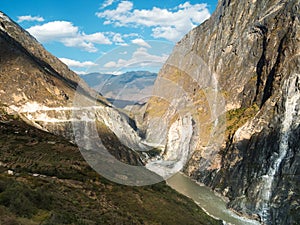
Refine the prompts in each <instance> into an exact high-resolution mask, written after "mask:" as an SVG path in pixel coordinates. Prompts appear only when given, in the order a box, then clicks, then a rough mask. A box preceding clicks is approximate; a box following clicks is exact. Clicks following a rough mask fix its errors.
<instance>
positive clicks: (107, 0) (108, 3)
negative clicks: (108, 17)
mask: <svg viewBox="0 0 300 225" xmlns="http://www.w3.org/2000/svg"><path fill="white" fill-rule="evenodd" d="M114 2H116V0H106V1H105V2H104V3H103V4H102V6H101V9H104V8H106V7H108V6H110V5H112V4H113V3H114Z"/></svg>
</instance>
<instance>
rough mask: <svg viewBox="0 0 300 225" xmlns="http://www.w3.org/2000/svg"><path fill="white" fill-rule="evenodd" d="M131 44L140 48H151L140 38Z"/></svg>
mask: <svg viewBox="0 0 300 225" xmlns="http://www.w3.org/2000/svg"><path fill="white" fill-rule="evenodd" d="M131 43H132V44H136V45H139V46H142V47H146V48H151V46H150V45H149V44H148V43H147V42H146V41H144V40H143V39H141V38H136V39H133V40H132V41H131Z"/></svg>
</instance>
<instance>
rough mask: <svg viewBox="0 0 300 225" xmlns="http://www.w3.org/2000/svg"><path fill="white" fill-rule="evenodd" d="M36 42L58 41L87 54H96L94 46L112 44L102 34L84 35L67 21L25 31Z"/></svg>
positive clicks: (54, 22) (49, 23)
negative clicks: (36, 40)
mask: <svg viewBox="0 0 300 225" xmlns="http://www.w3.org/2000/svg"><path fill="white" fill-rule="evenodd" d="M27 31H28V32H29V33H31V34H32V35H33V36H34V37H35V38H36V39H38V41H40V42H42V43H45V42H51V41H58V42H61V43H63V44H64V45H65V46H67V47H78V48H81V49H83V50H85V51H88V52H96V51H97V48H96V47H95V45H94V44H112V42H111V41H110V40H109V38H107V37H106V36H105V35H104V34H103V33H101V32H97V33H93V34H85V33H84V32H80V31H79V28H78V27H76V26H74V25H73V24H72V23H71V22H68V21H53V22H48V23H45V24H43V25H37V26H33V27H30V28H29V29H27Z"/></svg>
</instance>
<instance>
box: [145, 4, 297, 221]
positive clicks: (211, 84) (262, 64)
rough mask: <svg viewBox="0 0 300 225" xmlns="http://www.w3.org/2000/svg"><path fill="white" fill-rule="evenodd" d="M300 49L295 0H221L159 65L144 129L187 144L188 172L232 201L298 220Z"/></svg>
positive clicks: (156, 137)
mask: <svg viewBox="0 0 300 225" xmlns="http://www.w3.org/2000/svg"><path fill="white" fill-rule="evenodd" d="M299 53H300V1H299V0H261V1H256V0H252V1H246V0H240V1H238V0H220V1H219V4H218V7H217V9H216V11H215V13H214V14H213V15H212V17H211V18H210V19H209V20H207V21H206V22H204V23H203V24H202V25H200V26H199V27H196V28H195V29H193V30H192V31H191V32H189V33H188V34H187V35H186V36H185V37H184V38H183V39H182V40H181V41H180V42H178V43H177V45H176V46H175V48H174V50H173V53H172V54H171V56H170V57H169V59H168V60H167V62H166V64H165V65H164V66H163V68H162V70H161V71H160V73H159V75H158V79H157V81H156V83H155V85H154V96H155V97H152V98H151V99H150V101H149V102H148V105H147V109H146V111H145V114H144V119H145V123H146V125H145V127H146V129H145V136H146V138H147V139H148V140H149V142H150V141H153V142H161V143H162V144H163V145H165V150H164V151H165V153H164V157H165V158H166V159H167V160H168V159H170V158H171V157H172V155H173V154H172V152H174V151H175V152H176V151H178V149H180V151H181V152H182V151H185V152H188V153H189V154H190V157H191V158H190V159H189V162H188V164H187V166H186V167H185V173H186V174H188V175H189V176H191V177H192V178H195V179H197V180H198V181H201V182H203V183H205V184H206V185H209V186H210V187H212V188H213V189H215V190H216V191H218V192H220V193H222V194H223V195H225V196H227V197H228V198H229V200H230V203H229V206H230V207H231V208H233V209H234V210H236V211H238V212H240V213H243V214H245V215H249V216H252V217H256V218H257V219H259V220H261V221H262V222H263V223H264V224H299V221H300V217H299V215H300V200H299V199H300V198H299V194H300V189H299V187H300V165H299V162H300V161H299V159H300V158H299V157H300V145H299V132H300V128H299V123H300V119H299V118H300V117H299V105H300V83H299V79H300V56H299ZM164 90H168V93H165V91H164ZM189 121H191V122H189ZM187 130H191V132H192V135H187ZM183 131H184V132H183ZM191 132H190V133H191ZM183 136H184V137H183ZM183 143H185V144H183ZM186 143H188V144H186ZM178 146H180V147H178Z"/></svg>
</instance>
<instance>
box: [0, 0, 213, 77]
mask: <svg viewBox="0 0 300 225" xmlns="http://www.w3.org/2000/svg"><path fill="white" fill-rule="evenodd" d="M216 5H217V0H198V1H196V0H190V1H181V0H152V1H141V0H123V1H122V0H105V1H95V0H75V1H71V0H51V1H50V0H28V1H24V0H1V3H0V10H1V11H3V12H4V13H6V14H7V15H8V16H9V17H11V18H12V19H13V20H15V21H16V22H18V23H19V24H20V25H21V26H22V27H23V28H25V29H27V31H29V32H30V33H31V34H32V35H33V36H35V37H36V39H37V40H38V41H40V42H41V43H42V44H43V45H44V46H45V48H46V49H47V50H48V51H50V52H51V53H52V54H54V55H55V56H57V57H58V58H60V59H61V60H62V61H63V62H65V63H66V64H67V65H69V66H70V68H71V69H73V70H74V71H76V72H78V73H80V74H84V73H86V72H102V73H115V74H118V73H121V72H124V71H129V70H136V69H146V70H152V71H153V72H157V70H158V69H159V67H160V65H161V64H162V63H163V62H164V61H165V60H166V58H167V56H168V54H169V53H170V52H171V50H172V48H173V46H174V44H175V43H176V42H177V41H179V40H180V39H181V38H182V37H183V35H184V34H186V33H187V32H188V31H189V30H191V29H192V28H193V27H195V26H197V25H198V24H200V23H202V22H203V21H204V20H206V19H207V18H209V16H210V15H211V14H212V13H213V11H214V10H215V8H216ZM151 62H152V63H151Z"/></svg>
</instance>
